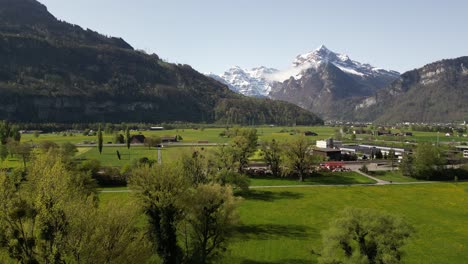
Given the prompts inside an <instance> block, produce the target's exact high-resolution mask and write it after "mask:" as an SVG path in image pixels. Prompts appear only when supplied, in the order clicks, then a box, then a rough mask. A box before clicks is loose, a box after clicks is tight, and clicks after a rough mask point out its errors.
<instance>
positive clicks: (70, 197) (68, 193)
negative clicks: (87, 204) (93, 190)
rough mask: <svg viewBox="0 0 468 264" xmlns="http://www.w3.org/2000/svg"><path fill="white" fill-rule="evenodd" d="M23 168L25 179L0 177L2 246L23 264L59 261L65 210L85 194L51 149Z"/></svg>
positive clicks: (66, 220) (66, 219)
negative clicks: (25, 169)
mask: <svg viewBox="0 0 468 264" xmlns="http://www.w3.org/2000/svg"><path fill="white" fill-rule="evenodd" d="M27 171H28V174H27V180H26V181H25V180H22V179H20V180H18V179H17V178H16V179H14V178H13V177H7V176H6V175H3V176H0V178H1V180H0V210H1V212H0V229H2V230H3V235H2V236H3V237H2V241H4V242H6V243H5V244H2V246H3V247H7V251H8V252H9V255H10V257H11V258H13V259H16V260H18V261H20V262H23V263H63V261H64V259H65V254H66V239H67V234H68V231H69V230H70V223H71V221H72V219H71V218H70V217H69V213H70V211H69V210H71V208H72V207H73V206H71V205H72V204H73V203H75V202H78V201H83V199H82V198H84V197H85V196H86V195H87V194H85V191H84V188H83V186H82V185H76V182H75V181H73V176H72V173H71V172H70V171H68V170H67V169H66V166H65V164H64V163H63V162H62V161H61V159H60V156H57V155H56V154H55V153H53V152H52V151H51V152H48V153H45V154H41V155H38V156H36V157H34V159H33V161H32V163H31V165H30V166H29V168H28V170H27Z"/></svg>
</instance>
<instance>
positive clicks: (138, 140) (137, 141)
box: [130, 135, 146, 144]
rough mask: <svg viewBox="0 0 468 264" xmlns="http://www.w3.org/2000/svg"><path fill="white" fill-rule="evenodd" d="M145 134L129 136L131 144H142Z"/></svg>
mask: <svg viewBox="0 0 468 264" xmlns="http://www.w3.org/2000/svg"><path fill="white" fill-rule="evenodd" d="M145 138H146V137H145V136H143V135H133V136H131V137H130V143H131V144H143V143H145Z"/></svg>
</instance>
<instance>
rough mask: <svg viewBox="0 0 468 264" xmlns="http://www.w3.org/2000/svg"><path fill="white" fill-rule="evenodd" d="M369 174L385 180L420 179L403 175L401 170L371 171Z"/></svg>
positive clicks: (403, 180) (404, 180) (406, 180)
mask: <svg viewBox="0 0 468 264" xmlns="http://www.w3.org/2000/svg"><path fill="white" fill-rule="evenodd" d="M368 174H369V175H371V176H374V177H376V178H379V179H381V180H384V181H392V182H418V181H420V180H418V179H415V178H411V177H407V176H403V175H402V174H401V172H400V171H397V170H395V171H369V172H368Z"/></svg>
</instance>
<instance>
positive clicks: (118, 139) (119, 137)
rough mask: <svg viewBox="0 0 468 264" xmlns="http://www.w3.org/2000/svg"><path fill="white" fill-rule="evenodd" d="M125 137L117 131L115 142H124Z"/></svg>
mask: <svg viewBox="0 0 468 264" xmlns="http://www.w3.org/2000/svg"><path fill="white" fill-rule="evenodd" d="M124 143H125V137H124V136H123V135H122V134H118V133H115V135H114V144H124Z"/></svg>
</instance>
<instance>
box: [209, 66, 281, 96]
mask: <svg viewBox="0 0 468 264" xmlns="http://www.w3.org/2000/svg"><path fill="white" fill-rule="evenodd" d="M276 72H278V70H276V69H273V68H267V67H257V68H253V69H250V70H248V69H242V68H241V67H239V66H234V67H232V68H230V69H228V70H227V71H225V72H224V73H223V74H222V75H221V76H218V75H216V74H213V73H209V74H207V75H208V76H210V77H212V78H213V79H215V80H218V81H221V82H223V83H225V84H227V85H228V86H229V88H230V89H231V90H233V91H235V92H238V93H241V94H243V95H247V96H254V97H266V96H268V94H269V93H270V91H271V82H270V81H269V80H268V76H270V75H272V74H275V73H276Z"/></svg>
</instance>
